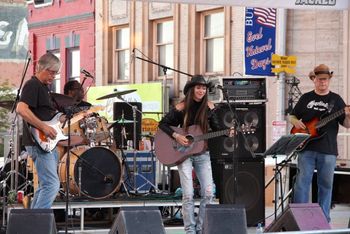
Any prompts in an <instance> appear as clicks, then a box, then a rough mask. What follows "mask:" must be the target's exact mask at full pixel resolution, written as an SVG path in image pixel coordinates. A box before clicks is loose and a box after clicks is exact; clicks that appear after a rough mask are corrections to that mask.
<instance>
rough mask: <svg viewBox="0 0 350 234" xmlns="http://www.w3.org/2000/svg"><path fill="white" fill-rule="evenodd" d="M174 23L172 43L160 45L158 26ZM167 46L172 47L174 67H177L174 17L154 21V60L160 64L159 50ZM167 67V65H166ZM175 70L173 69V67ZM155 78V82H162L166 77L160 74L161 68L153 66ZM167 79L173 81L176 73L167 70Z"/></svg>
mask: <svg viewBox="0 0 350 234" xmlns="http://www.w3.org/2000/svg"><path fill="white" fill-rule="evenodd" d="M169 21H172V23H173V38H172V42H164V43H158V24H161V23H164V22H169ZM167 45H172V46H173V49H172V53H173V54H172V57H173V66H174V65H175V22H174V19H173V17H167V18H162V19H156V20H154V21H153V58H154V60H155V61H156V62H157V63H160V58H159V56H158V55H159V48H160V46H167ZM164 65H166V64H164ZM172 68H173V67H172ZM152 71H153V72H152V73H153V77H154V80H157V81H158V80H162V79H163V78H164V75H160V74H159V73H158V71H159V66H153V69H152ZM166 76H167V79H172V78H173V77H174V72H173V71H172V70H167V73H166Z"/></svg>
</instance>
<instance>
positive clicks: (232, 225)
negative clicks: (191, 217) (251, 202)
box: [203, 204, 247, 234]
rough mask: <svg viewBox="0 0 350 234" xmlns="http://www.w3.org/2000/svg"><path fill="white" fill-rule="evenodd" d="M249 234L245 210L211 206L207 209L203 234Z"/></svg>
mask: <svg viewBox="0 0 350 234" xmlns="http://www.w3.org/2000/svg"><path fill="white" fill-rule="evenodd" d="M216 233H225V234H234V233H241V234H244V233H247V221H246V213H245V209H244V208H243V207H242V206H237V205H211V204H208V205H207V206H206V207H205V218H204V221H203V234H216Z"/></svg>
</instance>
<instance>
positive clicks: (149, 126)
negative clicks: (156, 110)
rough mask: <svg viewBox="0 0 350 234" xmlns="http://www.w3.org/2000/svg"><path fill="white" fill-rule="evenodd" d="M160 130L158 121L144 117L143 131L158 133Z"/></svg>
mask: <svg viewBox="0 0 350 234" xmlns="http://www.w3.org/2000/svg"><path fill="white" fill-rule="evenodd" d="M157 130H158V122H157V121H156V120H154V119H151V118H144V119H142V132H143V133H149V134H153V135H154V134H156V132H157Z"/></svg>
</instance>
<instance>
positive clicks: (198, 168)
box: [178, 152, 214, 234]
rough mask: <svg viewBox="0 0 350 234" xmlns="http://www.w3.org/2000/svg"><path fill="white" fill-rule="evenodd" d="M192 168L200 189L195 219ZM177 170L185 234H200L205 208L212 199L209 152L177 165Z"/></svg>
mask: <svg viewBox="0 0 350 234" xmlns="http://www.w3.org/2000/svg"><path fill="white" fill-rule="evenodd" d="M192 167H193V168H194V170H195V172H196V175H197V178H198V180H199V183H200V187H201V191H200V194H201V201H200V206H199V213H198V216H197V219H196V217H195V214H194V212H195V206H194V199H193V195H194V188H193V178H192ZM178 170H179V176H180V182H181V188H182V215H183V221H184V227H185V231H186V234H192V233H201V232H202V226H203V220H204V215H205V210H204V209H205V206H206V205H207V204H209V203H211V202H212V200H213V197H214V193H213V188H214V184H213V175H212V169H211V162H210V156H209V152H205V153H203V154H201V155H198V156H191V157H190V158H188V159H186V160H185V161H184V162H182V163H181V164H179V165H178Z"/></svg>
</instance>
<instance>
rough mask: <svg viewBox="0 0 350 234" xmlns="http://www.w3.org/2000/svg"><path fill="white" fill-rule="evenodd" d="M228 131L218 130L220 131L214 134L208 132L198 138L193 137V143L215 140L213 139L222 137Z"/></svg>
mask: <svg viewBox="0 0 350 234" xmlns="http://www.w3.org/2000/svg"><path fill="white" fill-rule="evenodd" d="M228 130H229V129H224V130H220V131H216V132H208V133H206V134H203V135H200V136H195V137H194V141H195V142H196V141H203V140H208V139H210V138H215V137H219V136H222V135H225V134H227V133H228Z"/></svg>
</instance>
